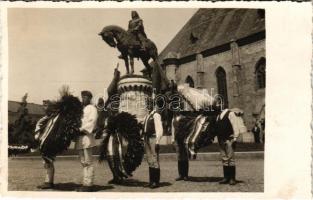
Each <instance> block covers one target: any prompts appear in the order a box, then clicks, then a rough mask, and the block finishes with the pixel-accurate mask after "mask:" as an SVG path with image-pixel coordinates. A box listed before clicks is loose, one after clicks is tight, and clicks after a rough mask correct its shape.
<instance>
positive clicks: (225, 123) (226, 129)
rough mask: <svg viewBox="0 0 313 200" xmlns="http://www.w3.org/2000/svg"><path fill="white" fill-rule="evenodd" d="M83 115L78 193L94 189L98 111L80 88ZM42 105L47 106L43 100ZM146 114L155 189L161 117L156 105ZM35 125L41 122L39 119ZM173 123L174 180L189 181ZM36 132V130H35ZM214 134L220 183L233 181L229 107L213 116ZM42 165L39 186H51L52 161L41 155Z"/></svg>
mask: <svg viewBox="0 0 313 200" xmlns="http://www.w3.org/2000/svg"><path fill="white" fill-rule="evenodd" d="M81 97H82V105H83V116H82V118H81V126H80V129H79V131H80V135H79V136H78V137H77V138H76V140H75V149H76V150H77V151H78V155H79V158H80V163H81V165H82V168H83V180H82V186H81V187H79V188H77V191H80V192H90V191H93V183H94V176H95V175H94V166H93V156H92V153H93V148H94V147H95V146H96V139H95V134H94V129H95V128H96V125H97V118H98V111H97V108H96V106H94V105H93V104H92V103H91V102H92V101H91V100H92V93H91V92H90V91H82V92H81ZM44 107H45V108H47V105H46V102H45V101H44ZM148 109H149V113H148V114H147V115H146V117H145V118H144V120H143V124H142V136H143V141H144V149H145V154H146V159H147V163H148V166H149V183H148V184H147V187H149V188H151V189H154V188H158V187H160V175H161V172H160V162H159V151H160V140H161V137H162V136H163V126H162V119H161V115H160V113H159V110H158V107H157V106H150V107H149V108H148ZM175 117H179V116H175ZM37 124H40V120H39V122H38V123H37ZM175 129H176V127H175V124H174V123H173V124H172V129H171V131H172V142H173V143H174V144H175V147H176V153H177V160H178V161H177V163H178V164H177V166H178V167H177V168H178V175H179V176H178V178H176V181H188V171H189V160H188V159H189V156H188V150H187V148H186V147H185V144H184V141H183V140H179V139H177V138H176V133H175ZM35 132H36V130H35ZM216 133H217V138H218V144H219V148H220V153H221V160H222V164H223V180H221V181H220V184H230V185H235V184H236V178H235V176H236V165H235V159H234V151H235V146H236V145H235V144H236V141H237V138H238V136H239V133H240V131H239V128H238V124H237V122H236V116H235V113H234V112H233V111H232V110H229V109H224V110H221V111H220V113H219V114H218V116H217V118H216ZM42 159H43V163H44V168H45V172H46V174H45V180H44V183H43V184H42V185H39V186H38V188H39V189H53V188H54V173H55V168H54V160H55V158H48V157H44V156H42ZM114 178H115V177H113V180H111V181H109V183H111V184H122V182H117V181H115V180H114Z"/></svg>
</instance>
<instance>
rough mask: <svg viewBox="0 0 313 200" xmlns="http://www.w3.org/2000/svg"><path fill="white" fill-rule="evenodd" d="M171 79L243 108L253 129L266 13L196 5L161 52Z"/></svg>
mask: <svg viewBox="0 0 313 200" xmlns="http://www.w3.org/2000/svg"><path fill="white" fill-rule="evenodd" d="M158 60H159V62H160V63H161V64H162V67H163V68H164V69H165V70H166V75H167V77H168V78H169V80H174V81H175V82H176V83H178V84H182V83H188V84H189V85H190V86H191V87H195V88H199V89H207V90H208V92H209V93H210V92H211V88H213V89H214V94H217V93H218V94H220V95H221V96H222V97H223V101H224V103H225V105H226V106H227V107H229V108H234V107H238V108H241V109H242V110H243V111H244V112H245V116H244V120H245V122H246V125H247V127H248V129H251V128H252V126H253V123H254V121H255V120H256V119H263V118H264V117H265V115H264V108H265V87H266V85H265V68H266V58H265V11H264V10H263V9H199V10H198V11H197V12H196V13H195V14H194V15H193V16H192V18H191V19H190V20H189V21H188V22H187V23H186V24H185V25H184V26H183V28H182V29H181V30H180V31H179V32H178V33H177V35H176V36H175V37H174V38H173V39H172V41H171V42H170V43H169V44H168V45H167V46H166V47H165V49H164V50H163V51H162V52H161V53H160V55H159V58H158Z"/></svg>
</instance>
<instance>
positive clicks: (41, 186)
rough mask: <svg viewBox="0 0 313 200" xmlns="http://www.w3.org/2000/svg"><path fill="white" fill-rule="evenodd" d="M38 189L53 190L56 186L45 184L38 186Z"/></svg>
mask: <svg viewBox="0 0 313 200" xmlns="http://www.w3.org/2000/svg"><path fill="white" fill-rule="evenodd" d="M37 188H38V189H41V190H46V189H53V188H54V185H53V183H47V182H44V183H43V184H42V185H38V186H37Z"/></svg>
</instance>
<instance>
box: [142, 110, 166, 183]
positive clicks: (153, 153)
mask: <svg viewBox="0 0 313 200" xmlns="http://www.w3.org/2000/svg"><path fill="white" fill-rule="evenodd" d="M150 106H151V105H150ZM143 136H144V145H145V153H146V156H147V162H148V165H149V185H148V186H149V187H150V188H151V189H154V188H157V187H159V184H160V163H159V151H160V145H159V143H160V140H161V137H162V136H163V127H162V121H161V115H160V114H159V113H158V111H157V106H155V107H154V109H151V107H150V112H149V114H148V115H147V116H146V117H145V119H144V124H143Z"/></svg>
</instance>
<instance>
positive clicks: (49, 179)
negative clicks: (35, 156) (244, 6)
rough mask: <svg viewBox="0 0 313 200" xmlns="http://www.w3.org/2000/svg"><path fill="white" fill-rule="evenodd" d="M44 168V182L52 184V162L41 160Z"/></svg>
mask: <svg viewBox="0 0 313 200" xmlns="http://www.w3.org/2000/svg"><path fill="white" fill-rule="evenodd" d="M43 164H44V168H45V170H46V174H45V182H46V183H53V181H54V164H53V160H49V159H43Z"/></svg>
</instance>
